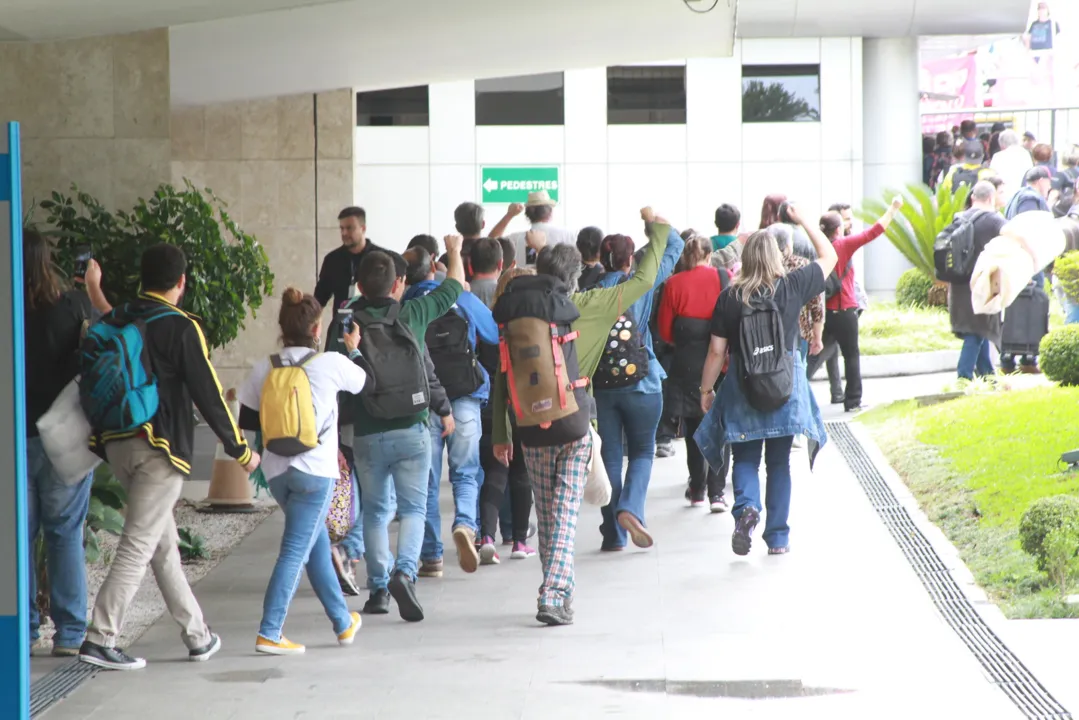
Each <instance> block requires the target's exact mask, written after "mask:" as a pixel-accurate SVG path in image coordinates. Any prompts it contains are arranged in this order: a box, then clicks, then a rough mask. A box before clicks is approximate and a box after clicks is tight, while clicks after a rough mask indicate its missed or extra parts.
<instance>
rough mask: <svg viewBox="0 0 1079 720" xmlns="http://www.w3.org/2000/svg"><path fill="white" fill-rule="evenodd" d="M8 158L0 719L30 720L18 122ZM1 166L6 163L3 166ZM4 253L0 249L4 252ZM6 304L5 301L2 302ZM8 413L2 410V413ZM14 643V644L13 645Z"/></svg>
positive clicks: (12, 130) (10, 127)
mask: <svg viewBox="0 0 1079 720" xmlns="http://www.w3.org/2000/svg"><path fill="white" fill-rule="evenodd" d="M7 133H8V160H9V162H8V163H7V164H6V165H7V167H6V168H0V169H3V170H4V172H3V173H0V174H3V175H4V176H6V182H5V184H6V187H7V189H8V191H9V199H10V201H11V204H10V208H11V216H10V217H9V218H0V222H9V223H11V225H10V227H11V248H10V250H11V278H10V281H11V282H10V287H11V315H12V317H11V328H12V343H11V350H10V352H11V353H12V354H13V365H12V366H13V368H14V370H15V372H14V377H13V378H12V380H13V384H14V393H13V395H12V397H13V400H14V405H15V407H14V408H12V410H13V412H14V419H15V422H14V435H15V437H14V438H13V441H14V450H15V462H14V465H15V507H14V510H15V530H16V543H15V546H16V553H18V578H17V585H16V586H17V587H18V589H19V593H18V616H16V617H12V616H4V617H3V618H0V643H2V644H0V718H4V720H8V718H10V719H11V720H28V718H29V717H30V628H29V625H30V620H29V617H30V598H29V595H30V593H29V587H30V577H29V567H28V565H29V558H30V547H29V540H28V538H27V528H26V513H27V505H26V367H25V362H24V354H23V348H24V338H23V325H24V323H23V320H24V317H23V266H22V187H21V175H20V168H21V162H20V155H19V124H18V123H8V125H7ZM0 165H2V164H0ZM2 251H3V249H2V248H0V252H2ZM0 302H2V299H0ZM3 410H4V409H2V408H0V411H3ZM12 640H14V642H11V641H12Z"/></svg>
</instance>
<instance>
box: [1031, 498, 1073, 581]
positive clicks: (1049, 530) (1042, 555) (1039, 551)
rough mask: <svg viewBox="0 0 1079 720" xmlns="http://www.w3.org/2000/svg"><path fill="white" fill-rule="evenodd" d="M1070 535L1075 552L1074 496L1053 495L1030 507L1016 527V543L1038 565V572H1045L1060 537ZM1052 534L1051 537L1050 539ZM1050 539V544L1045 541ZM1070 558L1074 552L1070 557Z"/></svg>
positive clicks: (1040, 499)
mask: <svg viewBox="0 0 1079 720" xmlns="http://www.w3.org/2000/svg"><path fill="white" fill-rule="evenodd" d="M1060 532H1063V533H1064V537H1067V536H1068V535H1074V536H1075V537H1076V538H1077V539H1076V546H1075V548H1076V549H1077V550H1079V498H1077V497H1075V496H1074V495H1053V496H1051V497H1043V498H1038V499H1037V500H1035V501H1034V502H1033V503H1031V505H1030V508H1028V509H1027V511H1026V513H1024V514H1023V519H1022V520H1021V521H1020V523H1019V542H1020V544H1021V545H1022V547H1023V551H1024V552H1025V553H1027V554H1028V555H1032V556H1033V557H1034V558H1035V559H1036V560H1037V561H1038V569H1039V570H1041V571H1042V572H1047V571H1048V570H1049V565H1050V562H1049V561H1050V558H1051V555H1052V554H1056V553H1054V552H1051V551H1054V550H1056V549H1057V548H1053V547H1051V545H1057V544H1058V543H1059V539H1060V537H1061V535H1060ZM1054 533H1055V535H1054ZM1051 536H1053V539H1054V542H1053V543H1048V542H1047V541H1048V540H1049V539H1050V537H1051ZM1072 554H1073V555H1074V552H1073V553H1072Z"/></svg>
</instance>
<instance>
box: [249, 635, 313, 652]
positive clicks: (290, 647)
mask: <svg viewBox="0 0 1079 720" xmlns="http://www.w3.org/2000/svg"><path fill="white" fill-rule="evenodd" d="M304 650H306V648H305V647H304V646H303V645H297V644H296V643H294V642H289V639H288V638H286V637H285V636H284V635H282V636H281V639H280V640H279V641H278V642H273V641H272V640H267V639H266V638H264V637H262V636H261V635H259V636H258V639H257V640H255V652H260V653H265V654H267V655H303V653H304Z"/></svg>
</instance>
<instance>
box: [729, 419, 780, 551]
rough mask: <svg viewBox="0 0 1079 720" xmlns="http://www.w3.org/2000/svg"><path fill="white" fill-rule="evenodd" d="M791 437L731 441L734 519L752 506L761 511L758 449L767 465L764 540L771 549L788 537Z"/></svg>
mask: <svg viewBox="0 0 1079 720" xmlns="http://www.w3.org/2000/svg"><path fill="white" fill-rule="evenodd" d="M793 440H794V438H793V437H791V436H789V435H788V436H786V437H777V438H768V439H767V440H750V441H749V442H742V443H732V444H731V451H732V453H733V455H734V509H733V510H732V514H733V515H734V517H735V518H739V517H741V516H742V511H743V510H745V509H746V508H747V507H751V508H753V509H755V510H757V511H758V512H760V510H761V481H760V468H761V451H762V450H763V451H764V463H765V466H766V467H767V474H768V486H767V492H766V495H765V504H764V506H765V510H766V512H765V515H764V542H765V543H767V545H768V547H770V548H779V547H786V546H787V543H788V541H789V540H788V539H789V536H790V527H789V526H788V525H787V518H788V516H789V515H790V509H791V444H792V441H793Z"/></svg>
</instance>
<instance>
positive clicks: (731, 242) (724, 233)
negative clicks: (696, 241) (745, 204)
mask: <svg viewBox="0 0 1079 720" xmlns="http://www.w3.org/2000/svg"><path fill="white" fill-rule="evenodd" d="M715 223H716V234H715V235H713V236H712V238H711V243H712V252H719V251H720V250H725V249H727V248H731V250H732V251H733V252H734V256H735V258H737V257H738V256H739V255H741V252H742V244H741V243H740V242H738V236H739V233H740V231H741V229H742V213H741V211H739V210H738V208H736V207H735V206H734V205H730V204H729V203H724V204H722V205H720V206H719V207H717V208H716V214H715Z"/></svg>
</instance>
